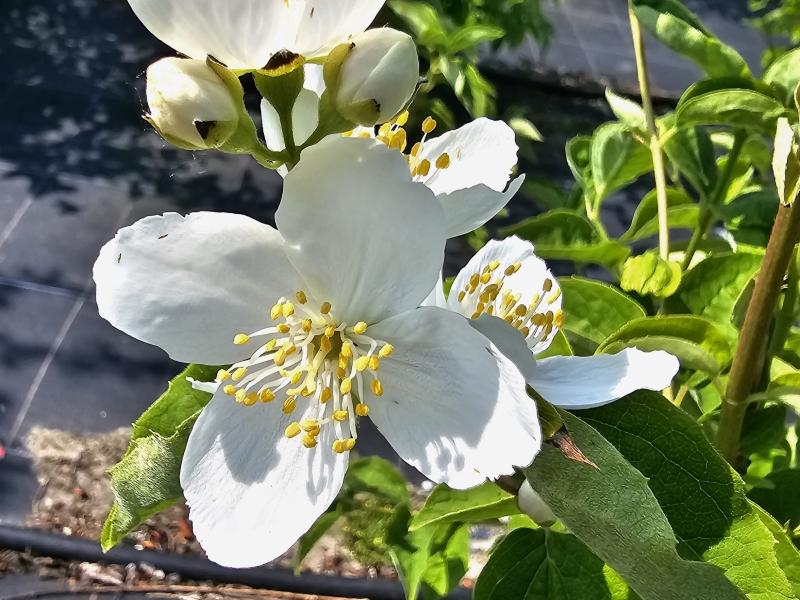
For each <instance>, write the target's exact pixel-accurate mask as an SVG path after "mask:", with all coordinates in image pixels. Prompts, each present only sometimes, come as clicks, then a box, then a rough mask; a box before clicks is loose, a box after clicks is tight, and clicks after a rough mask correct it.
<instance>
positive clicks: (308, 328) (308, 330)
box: [303, 319, 314, 333]
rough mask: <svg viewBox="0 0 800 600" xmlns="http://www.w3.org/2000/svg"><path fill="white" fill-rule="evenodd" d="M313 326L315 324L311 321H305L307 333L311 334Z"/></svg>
mask: <svg viewBox="0 0 800 600" xmlns="http://www.w3.org/2000/svg"><path fill="white" fill-rule="evenodd" d="M313 326H314V323H313V322H312V321H311V319H306V320H305V321H303V331H305V332H306V333H310V332H311V328H312V327H313Z"/></svg>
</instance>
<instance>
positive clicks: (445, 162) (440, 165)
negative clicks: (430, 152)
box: [436, 152, 450, 169]
mask: <svg viewBox="0 0 800 600" xmlns="http://www.w3.org/2000/svg"><path fill="white" fill-rule="evenodd" d="M449 166H450V155H449V154H448V153H447V152H445V153H444V154H441V155H440V156H439V158H437V159H436V168H437V169H446V168H447V167H449Z"/></svg>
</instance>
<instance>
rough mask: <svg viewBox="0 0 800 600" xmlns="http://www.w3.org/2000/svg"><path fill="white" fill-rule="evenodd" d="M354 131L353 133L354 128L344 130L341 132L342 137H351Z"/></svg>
mask: <svg viewBox="0 0 800 600" xmlns="http://www.w3.org/2000/svg"><path fill="white" fill-rule="evenodd" d="M354 133H355V129H351V130H350V131H344V132H342V137H348V138H349V137H353V134H354Z"/></svg>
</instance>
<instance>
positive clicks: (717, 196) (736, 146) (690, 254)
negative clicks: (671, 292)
mask: <svg viewBox="0 0 800 600" xmlns="http://www.w3.org/2000/svg"><path fill="white" fill-rule="evenodd" d="M746 141H747V133H745V132H744V131H737V132H736V133H735V134H734V138H733V146H732V147H731V151H730V152H729V153H728V161H727V163H725V170H724V171H723V172H722V175H721V176H720V178H719V179H718V180H717V185H716V186H715V187H714V191H713V192H712V193H711V198H710V199H709V198H701V200H700V215H699V217H698V219H697V227H696V228H695V230H694V231H693V232H692V237H691V239H690V240H689V244H688V245H687V246H686V251H685V252H684V253H683V262H682V263H681V269H682V270H684V271H685V270H686V269H688V268H689V265H691V264H692V259H693V258H694V254H695V252H697V247H698V246H699V245H700V242H702V241H703V238H705V237H706V235H707V234H708V230H709V228H710V227H711V224H712V223H713V222H714V210H713V208H715V207H717V206H719V205H720V204H722V200H723V199H724V195H725V193H726V192H727V191H728V187H729V186H730V184H731V180H732V179H733V173H734V171H735V169H736V163H737V162H738V161H739V155H740V154H741V153H742V148H743V147H744V143H745V142H746Z"/></svg>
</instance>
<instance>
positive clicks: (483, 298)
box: [478, 290, 492, 304]
mask: <svg viewBox="0 0 800 600" xmlns="http://www.w3.org/2000/svg"><path fill="white" fill-rule="evenodd" d="M491 299H492V293H491V292H488V291H486V290H483V292H481V295H480V296H478V300H480V302H481V304H489V302H490V301H491Z"/></svg>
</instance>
